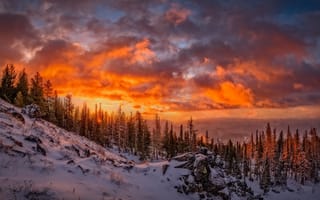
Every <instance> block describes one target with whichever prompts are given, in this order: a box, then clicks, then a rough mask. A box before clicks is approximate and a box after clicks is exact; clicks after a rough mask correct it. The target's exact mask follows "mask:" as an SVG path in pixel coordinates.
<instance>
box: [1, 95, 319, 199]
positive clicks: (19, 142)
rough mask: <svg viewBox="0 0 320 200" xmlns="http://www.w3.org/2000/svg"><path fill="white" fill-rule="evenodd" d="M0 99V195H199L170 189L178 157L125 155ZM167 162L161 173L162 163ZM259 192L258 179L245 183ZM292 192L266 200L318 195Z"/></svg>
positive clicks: (306, 188) (309, 189)
mask: <svg viewBox="0 0 320 200" xmlns="http://www.w3.org/2000/svg"><path fill="white" fill-rule="evenodd" d="M16 113H20V110H19V109H18V108H15V107H13V106H11V105H9V104H7V103H5V102H3V101H2V100H0V199H122V200H125V199H159V200H160V199H161V200H162V199H167V200H169V199H177V200H179V199H181V200H182V199H198V198H199V197H198V195H196V194H193V195H185V194H180V193H178V192H177V190H176V189H175V188H174V186H175V185H177V184H178V183H179V180H178V178H179V177H180V176H181V175H185V174H188V173H189V172H188V170H185V169H176V168H174V166H177V165H178V164H179V162H178V161H171V162H167V161H162V162H155V163H148V162H146V163H139V164H137V163H133V162H131V161H129V160H132V159H133V160H136V158H134V157H130V158H129V159H126V158H124V157H123V156H119V155H117V154H116V153H115V152H111V151H108V150H106V149H104V148H103V147H101V146H99V145H96V144H95V143H93V142H91V141H89V140H87V139H86V138H83V137H79V136H77V135H74V134H73V133H69V132H67V131H65V130H63V129H60V128H58V127H56V126H54V125H52V124H51V123H48V122H45V121H43V120H38V121H34V120H33V119H30V118H29V117H27V116H26V115H22V116H23V118H19V115H18V114H16ZM165 164H169V168H168V170H167V172H166V174H165V175H163V174H162V167H163V165H165ZM250 184H251V186H252V187H253V188H255V189H254V191H255V192H257V193H259V192H261V191H259V189H258V187H257V184H256V183H250ZM291 185H292V188H293V189H294V190H295V192H288V191H287V192H281V193H280V194H277V193H274V192H270V193H269V194H267V196H266V198H267V199H291V200H295V199H319V198H318V197H320V189H319V186H317V188H315V187H313V186H303V187H302V186H301V185H296V184H295V183H292V184H291Z"/></svg>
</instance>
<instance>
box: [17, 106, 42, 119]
mask: <svg viewBox="0 0 320 200" xmlns="http://www.w3.org/2000/svg"><path fill="white" fill-rule="evenodd" d="M21 112H22V113H23V114H26V115H28V116H29V117H30V118H37V117H40V115H41V111H40V107H39V106H38V105H36V104H30V105H27V106H25V107H24V108H22V110H21Z"/></svg>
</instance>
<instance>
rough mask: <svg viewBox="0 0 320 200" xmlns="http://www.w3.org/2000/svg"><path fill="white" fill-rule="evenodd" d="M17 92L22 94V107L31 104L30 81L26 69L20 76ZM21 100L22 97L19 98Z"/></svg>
mask: <svg viewBox="0 0 320 200" xmlns="http://www.w3.org/2000/svg"><path fill="white" fill-rule="evenodd" d="M16 89H17V92H18V93H19V92H21V96H22V101H21V102H20V103H21V105H20V106H21V107H23V106H25V105H28V104H29V103H30V101H31V100H30V97H29V81H28V75H27V73H26V72H25V69H23V70H22V71H21V72H20V73H19V76H18V83H17V88H16ZM19 98H20V97H19Z"/></svg>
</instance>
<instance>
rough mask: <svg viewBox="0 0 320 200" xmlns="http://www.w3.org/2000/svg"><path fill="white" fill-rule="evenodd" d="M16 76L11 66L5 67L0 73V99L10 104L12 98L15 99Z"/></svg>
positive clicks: (12, 100)
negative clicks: (0, 75) (0, 73)
mask: <svg viewBox="0 0 320 200" xmlns="http://www.w3.org/2000/svg"><path fill="white" fill-rule="evenodd" d="M16 76H17V74H16V71H15V67H14V66H13V65H7V66H6V67H5V68H4V70H3V72H2V78H1V97H2V98H3V99H5V100H6V101H8V102H10V103H14V98H15V97H16V89H15V87H14V83H15V79H16Z"/></svg>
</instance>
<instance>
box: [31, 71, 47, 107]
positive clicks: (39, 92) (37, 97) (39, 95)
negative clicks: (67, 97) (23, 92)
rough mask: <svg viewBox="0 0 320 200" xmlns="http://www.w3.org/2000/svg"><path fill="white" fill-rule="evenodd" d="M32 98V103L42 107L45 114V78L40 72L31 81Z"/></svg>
mask: <svg viewBox="0 0 320 200" xmlns="http://www.w3.org/2000/svg"><path fill="white" fill-rule="evenodd" d="M30 97H31V99H32V103H35V104H37V105H38V106H40V109H41V112H44V110H45V104H44V102H45V99H44V95H43V78H42V77H41V75H40V73H39V72H37V73H36V75H35V76H34V77H33V78H32V79H31V89H30Z"/></svg>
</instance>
